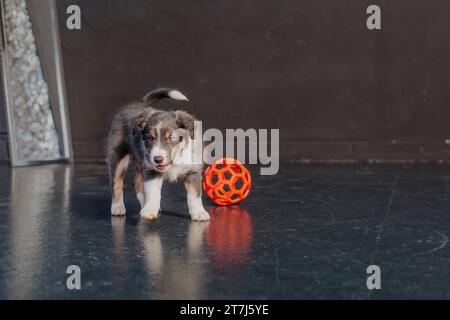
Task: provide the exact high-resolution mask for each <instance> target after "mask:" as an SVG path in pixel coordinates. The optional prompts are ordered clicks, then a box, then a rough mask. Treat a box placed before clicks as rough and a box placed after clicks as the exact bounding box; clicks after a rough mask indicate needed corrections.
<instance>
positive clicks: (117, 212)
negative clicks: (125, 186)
mask: <svg viewBox="0 0 450 320" xmlns="http://www.w3.org/2000/svg"><path fill="white" fill-rule="evenodd" d="M126 211H127V210H126V209H125V205H124V204H123V202H116V203H114V202H113V203H112V204H111V215H113V216H124V215H125V212H126Z"/></svg>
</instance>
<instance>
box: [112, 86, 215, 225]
mask: <svg viewBox="0 0 450 320" xmlns="http://www.w3.org/2000/svg"><path fill="white" fill-rule="evenodd" d="M162 98H172V99H176V100H187V98H186V97H185V96H184V95H183V94H181V93H180V92H179V91H176V90H173V89H157V90H154V91H152V92H150V93H149V94H147V95H146V96H145V97H144V98H143V99H142V101H141V102H137V103H132V104H129V105H127V106H125V107H124V108H123V109H122V110H120V111H119V112H118V113H117V114H116V115H115V116H114V117H113V119H112V122H111V126H110V130H109V135H108V142H107V153H108V155H107V156H108V167H109V176H110V186H111V194H112V204H111V214H112V215H124V214H125V211H126V210H125V205H124V203H123V187H124V176H125V172H126V170H127V168H128V166H129V165H130V163H131V161H134V162H135V163H136V176H135V178H134V184H135V191H136V196H137V198H138V200H139V202H140V204H141V212H140V214H141V216H142V217H143V218H146V219H156V218H157V216H158V211H159V210H160V201H161V194H160V192H161V186H162V182H163V181H164V180H172V181H173V180H179V181H182V182H183V183H184V185H185V187H186V191H187V201H188V208H189V213H190V215H191V218H192V219H193V220H201V221H203V220H209V215H208V213H207V212H206V210H205V209H204V208H203V204H202V202H201V192H202V189H201V183H202V171H203V165H202V164H177V163H173V159H172V154H177V152H179V151H180V150H182V149H183V148H186V149H187V147H188V146H189V141H192V140H190V139H193V138H194V121H195V120H196V119H195V118H194V117H193V116H192V115H190V114H188V113H186V112H184V111H163V110H158V109H156V108H154V107H153V106H152V105H153V104H154V102H156V101H158V100H159V99H162ZM178 129H184V131H185V132H186V133H187V134H186V135H182V134H181V135H180V134H178V132H179V131H180V130H178ZM188 140H189V141H188Z"/></svg>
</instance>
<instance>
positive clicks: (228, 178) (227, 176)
mask: <svg viewBox="0 0 450 320" xmlns="http://www.w3.org/2000/svg"><path fill="white" fill-rule="evenodd" d="M223 176H224V177H225V179H227V180H230V179H231V178H232V177H233V174H232V173H231V172H230V171H228V170H227V171H225V172H224V173H223Z"/></svg>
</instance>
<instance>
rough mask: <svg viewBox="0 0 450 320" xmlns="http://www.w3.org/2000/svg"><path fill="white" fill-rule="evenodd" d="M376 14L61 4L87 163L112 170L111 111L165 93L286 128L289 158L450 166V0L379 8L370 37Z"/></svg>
mask: <svg viewBox="0 0 450 320" xmlns="http://www.w3.org/2000/svg"><path fill="white" fill-rule="evenodd" d="M374 3H375V2H374V1H361V0H349V1H335V0H319V1H299V0H283V1H278V0H246V1H237V0H215V1H210V0H197V1H186V0H170V1H167V0H151V1H149V0H133V1H121V0H96V1H92V0H89V1H88V0H61V1H58V4H59V17H60V27H61V35H62V46H63V56H64V67H65V71H66V82H67V92H68V100H69V108H70V116H71V125H72V134H73V142H74V149H75V157H76V159H78V160H96V159H102V158H103V151H102V150H103V149H102V141H103V140H102V139H103V138H104V137H105V135H106V127H107V121H108V118H109V117H110V115H111V113H112V112H113V111H114V110H116V109H117V108H118V107H119V106H120V105H122V104H124V103H126V102H128V101H130V100H133V99H138V98H140V97H141V96H142V95H143V94H144V93H146V92H147V91H148V90H149V89H152V88H155V87H158V86H161V85H164V86H173V87H178V88H179V89H181V90H182V91H183V92H184V93H185V94H186V95H187V96H188V97H189V98H190V99H191V101H192V102H191V103H190V104H183V105H182V107H183V108H185V109H187V110H188V111H190V112H193V113H194V114H196V115H197V116H198V117H200V118H202V119H203V120H204V121H205V124H206V126H211V127H218V128H238V127H242V128H249V127H253V128H280V134H281V156H282V159H283V160H290V161H300V160H303V161H304V160H311V161H361V160H363V161H364V160H368V159H382V160H386V161H405V160H449V159H450V147H449V145H448V144H446V143H445V140H446V139H450V129H449V125H448V120H449V119H450V108H449V107H448V103H449V101H450V90H449V88H448V85H449V83H450V63H449V57H450V41H449V37H450V19H449V18H448V13H449V12H450V2H449V1H448V0H435V1H432V2H430V1H426V0H395V1H391V0H390V1H381V0H379V1H376V3H377V4H378V5H380V6H381V8H382V19H383V20H382V27H383V29H382V30H381V31H369V30H367V29H366V27H365V21H366V13H365V11H366V8H367V6H368V5H369V4H374ZM70 4H78V5H79V6H80V7H81V10H82V30H81V31H69V30H67V29H66V27H65V19H66V13H65V10H66V7H67V6H68V5H70ZM163 105H164V104H163ZM166 105H174V104H173V103H170V102H167V103H166Z"/></svg>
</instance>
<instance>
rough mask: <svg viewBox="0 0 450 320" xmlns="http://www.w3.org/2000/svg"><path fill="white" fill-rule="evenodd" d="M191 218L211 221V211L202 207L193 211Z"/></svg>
mask: <svg viewBox="0 0 450 320" xmlns="http://www.w3.org/2000/svg"><path fill="white" fill-rule="evenodd" d="M191 219H192V220H194V221H209V213H208V212H207V211H206V210H205V209H201V210H199V211H196V212H192V213H191Z"/></svg>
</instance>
